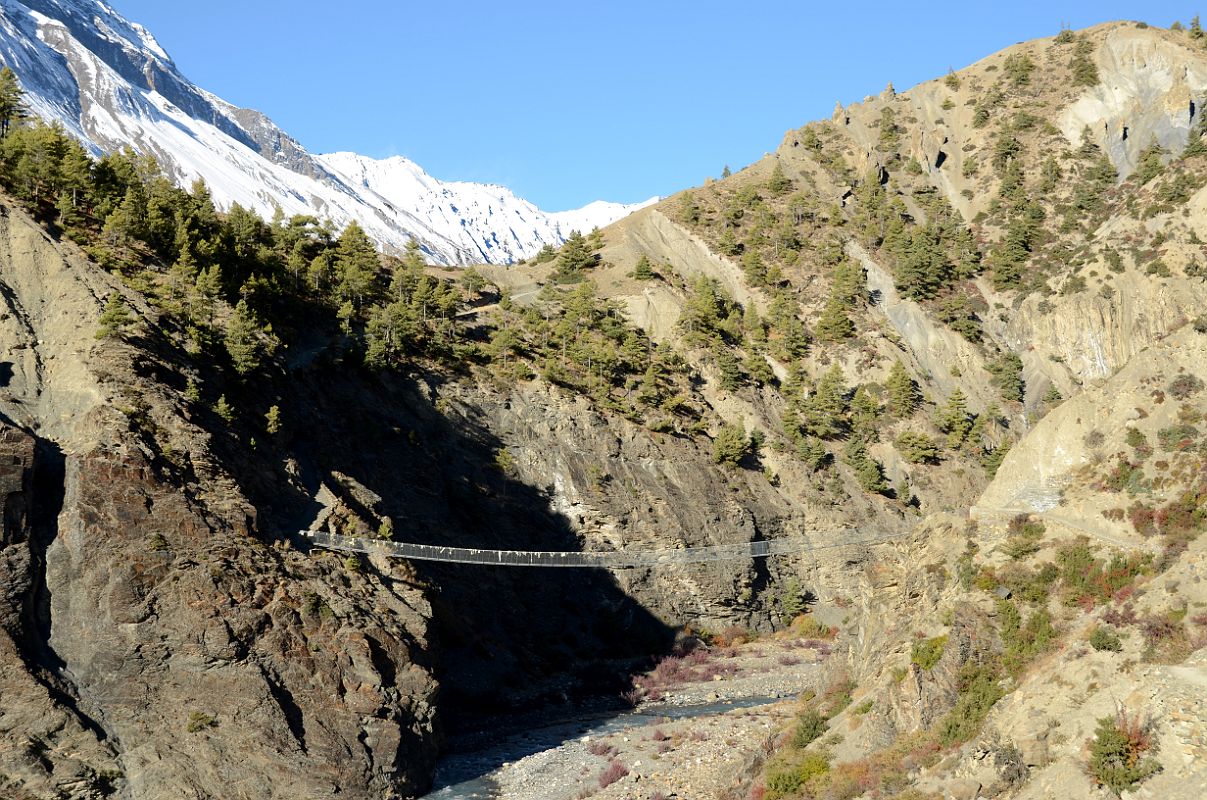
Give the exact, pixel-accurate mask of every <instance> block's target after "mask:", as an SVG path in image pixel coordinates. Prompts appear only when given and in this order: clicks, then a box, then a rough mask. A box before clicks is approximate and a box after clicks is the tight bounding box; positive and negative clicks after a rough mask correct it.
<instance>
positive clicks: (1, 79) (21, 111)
mask: <svg viewBox="0 0 1207 800" xmlns="http://www.w3.org/2000/svg"><path fill="white" fill-rule="evenodd" d="M24 97H25V93H24V92H23V91H22V90H21V83H20V81H18V80H17V74H16V73H15V72H13V71H12V70H11V69H9V68H8V67H4V68H0V139H2V138H4V137H5V136H7V135H8V131H9V128H11V127H12V125H13V123H15V122H20V121H21V120H22V119H23V118H24V117H25V100H24Z"/></svg>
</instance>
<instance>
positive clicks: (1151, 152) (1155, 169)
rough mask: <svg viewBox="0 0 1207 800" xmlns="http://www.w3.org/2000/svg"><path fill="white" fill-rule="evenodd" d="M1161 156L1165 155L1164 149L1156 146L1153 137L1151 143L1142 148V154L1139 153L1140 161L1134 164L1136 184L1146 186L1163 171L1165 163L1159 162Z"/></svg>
mask: <svg viewBox="0 0 1207 800" xmlns="http://www.w3.org/2000/svg"><path fill="white" fill-rule="evenodd" d="M1163 155H1165V149H1164V148H1163V147H1161V145H1159V144H1157V140H1156V137H1154V138H1153V140H1152V143H1151V144H1149V146H1148V147H1146V148H1144V152H1142V153H1140V160H1139V163H1137V164H1136V171H1135V173H1134V174H1133V177H1134V178H1135V179H1136V182H1137V183H1139V184H1141V185H1143V184H1146V183H1148V182H1149V181H1151V180H1152V179H1153V178H1155V177H1157V176H1158V175H1160V174H1161V173H1162V172H1164V171H1165V163H1164V162H1163V161H1162V160H1161V157H1162V156H1163Z"/></svg>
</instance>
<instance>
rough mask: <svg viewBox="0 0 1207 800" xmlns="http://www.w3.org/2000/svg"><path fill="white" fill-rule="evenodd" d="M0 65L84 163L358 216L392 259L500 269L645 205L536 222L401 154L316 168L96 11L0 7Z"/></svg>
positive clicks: (83, 0)
mask: <svg viewBox="0 0 1207 800" xmlns="http://www.w3.org/2000/svg"><path fill="white" fill-rule="evenodd" d="M0 62H2V63H4V64H6V65H8V66H10V67H12V69H13V71H14V72H16V73H17V76H18V78H19V79H20V80H21V84H22V86H23V87H24V89H25V91H26V100H27V103H28V105H29V106H30V109H31V110H32V111H33V112H34V113H35V114H37V115H38V116H40V117H42V118H44V119H46V120H48V121H58V122H60V123H62V125H63V126H64V128H65V129H66V130H67V131H69V132H70V133H72V134H73V135H75V136H76V137H78V138H79V139H81V140H83V141H84V142H85V143H86V144H87V145H89V146H90V147H91V148H92V149H93V150H94V152H96V153H101V152H105V151H110V150H114V149H118V148H120V147H123V146H127V145H128V146H130V147H133V148H134V149H135V150H137V151H139V152H142V153H147V154H149V155H153V156H155V157H156V158H157V159H158V160H159V162H160V165H161V166H162V167H163V168H164V170H165V171H166V172H167V173H168V174H169V175H170V176H171V177H172V178H173V179H174V180H176V181H177V182H179V183H181V184H182V185H188V184H191V183H192V182H193V181H195V180H198V179H201V180H204V181H205V182H206V183H207V184H208V185H209V187H210V190H211V193H212V194H213V196H214V199H215V200H216V201H217V202H218V203H219V204H220V205H222V206H226V207H229V206H230V205H232V204H234V203H239V204H240V205H243V206H245V207H248V208H252V209H255V210H256V211H257V212H259V213H260V214H262V215H264V216H266V217H267V216H271V215H272V213H273V212H274V210H275V209H276V208H277V207H280V208H281V209H282V210H283V211H284V212H285V213H286V214H314V215H317V216H322V217H327V218H330V219H331V220H332V221H333V222H335V223H336V224H337V225H339V226H343V225H345V224H347V223H348V222H349V221H351V220H353V219H356V220H359V221H360V223H361V224H362V225H363V226H364V228H365V230H366V231H367V232H368V233H369V234H370V235H371V236H373V237H374V238H375V239H377V241H379V242H380V243H381V245H382V246H383V247H384V248H386V249H389V250H401V249H402V248H403V247H405V245H406V243H407V242H409V241H410V240H412V239H415V240H418V241H419V243H420V244H421V245H422V246H423V248H424V250H425V251H426V252H427V253H428V255H429V256H430V257H431V258H432V259H433V260H435V261H438V262H442V263H446V264H464V263H474V262H480V261H487V262H493V263H506V262H509V261H514V260H518V259H522V258H527V257H528V256H531V255H533V254H535V253H536V252H537V251H538V250H540V248H541V247H543V246H544V245H546V244H553V245H558V244H561V242H563V241H565V239H566V237H567V236H568V235H569V234H570V232H571V231H572V230H576V229H578V230H590V229H591V228H592V227H595V226H602V225H607V224H609V223H611V222H614V221H615V220H617V219H619V218H621V217H623V216H625V215H626V214H628V213H631V212H632V211H635V210H636V209H638V208H640V207H642V206H644V205H647V204H648V203H649V202H652V201H647V202H646V203H641V204H635V205H631V206H626V205H621V204H618V203H602V202H599V203H592V204H590V205H589V206H586V207H584V208H582V209H578V210H575V211H567V212H559V213H554V214H550V213H546V212H543V211H541V210H540V209H538V208H536V207H535V206H534V205H532V204H531V203H529V202H527V201H525V200H523V199H521V198H519V197H516V196H515V194H513V193H512V192H511V191H510V190H508V189H506V188H504V187H501V186H492V185H486V184H477V183H466V182H444V181H440V180H438V179H436V178H434V177H432V176H431V175H428V174H427V173H426V172H425V171H424V170H423V169H422V168H420V167H419V165H417V164H415V163H414V162H413V161H410V160H408V159H405V158H401V157H394V158H388V159H384V160H376V159H371V158H366V157H364V156H360V155H357V154H355V153H333V154H330V155H325V156H319V157H315V156H312V155H311V154H310V153H308V152H306V150H305V148H303V147H302V146H301V145H300V144H299V143H298V142H297V140H295V139H294V138H293V137H291V136H290V135H289V134H287V133H286V132H285V131H283V130H281V129H280V128H279V127H277V126H276V125H275V124H274V123H273V122H272V120H270V119H269V118H268V117H266V116H265V115H263V114H261V113H260V112H258V111H254V110H251V109H244V108H239V107H237V106H234V105H232V104H230V103H228V102H226V101H225V100H222V99H221V98H219V97H217V96H216V95H214V94H212V93H210V92H208V91H206V90H204V89H201V88H200V87H197V86H196V85H194V84H192V83H191V82H189V81H188V80H187V79H186V78H185V77H184V76H183V75H181V74H180V72H179V70H178V69H177V68H176V65H175V63H173V61H172V59H171V58H170V57H169V56H168V54H167V52H165V50H164V49H163V47H161V46H160V44H159V42H158V41H156V39H155V37H154V36H153V35H152V34H151V32H150V31H148V30H146V29H145V28H143V27H142V26H141V25H138V24H135V23H132V22H130V21H128V20H126V19H124V18H123V17H122V16H121V15H119V14H118V13H117V12H116V11H114V10H113V9H112V8H111V7H110V6H109V5H107V4H106V3H104V2H102V1H101V0H0Z"/></svg>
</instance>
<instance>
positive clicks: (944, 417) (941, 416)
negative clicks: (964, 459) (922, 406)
mask: <svg viewBox="0 0 1207 800" xmlns="http://www.w3.org/2000/svg"><path fill="white" fill-rule="evenodd" d="M935 423H936V425H937V427H938V428H939V430H941V431H943V433H946V434H947V446H948V447H950V448H951V449H952V450H955V449H957V448H959V447H960V445H962V444H964V440H965V439H966V438H967V437H968V433H969V431H971V430H972V419H971V417H970V416H969V414H968V398H967V397H965V396H964V393H963V392H962V391H960V389H959V388H958V387H957V388H956V389H954V390H953V391H952V393H951V395H950V396H949V397H948V398H947V403H946V404H944V406H943V407H942V408H941V409H939V413H938V416H937V417H936V419H935Z"/></svg>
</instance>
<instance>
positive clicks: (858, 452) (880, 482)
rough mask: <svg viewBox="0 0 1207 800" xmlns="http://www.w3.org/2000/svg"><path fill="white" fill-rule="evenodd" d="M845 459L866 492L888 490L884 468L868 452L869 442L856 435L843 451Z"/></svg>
mask: <svg viewBox="0 0 1207 800" xmlns="http://www.w3.org/2000/svg"><path fill="white" fill-rule="evenodd" d="M842 457H843V460H844V461H846V462H847V464H848V465H849V466H850V467H851V469H852V470H853V471H854V473H855V480H857V481H859V485H860V486H861V487H863V490H864V491H865V492H871V493H873V494H883V493H884V492H887V491H888V488H889V486H888V483H887V482H886V481H885V479H884V470H883V468H882V467H881V466H880V464H879V463H878V462H877V461H876V460H875V459H873V458H872V457H871V456H870V455H869V454H868V449H867V444H866V443H865V442H864V441H863V440H862V439H860V438H858V437H856V438H854V439H851V441H850V442H848V443H847V446H846V447H844V448H843V451H842Z"/></svg>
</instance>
